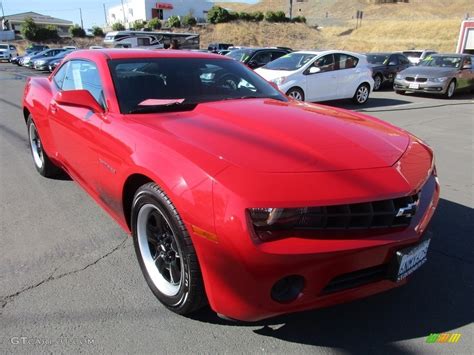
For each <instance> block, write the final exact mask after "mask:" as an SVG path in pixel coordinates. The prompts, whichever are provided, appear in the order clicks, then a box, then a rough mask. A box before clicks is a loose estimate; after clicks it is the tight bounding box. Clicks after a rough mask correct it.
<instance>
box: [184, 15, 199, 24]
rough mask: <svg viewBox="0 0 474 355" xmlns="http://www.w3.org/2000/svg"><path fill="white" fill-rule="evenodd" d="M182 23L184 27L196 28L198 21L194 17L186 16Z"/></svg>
mask: <svg viewBox="0 0 474 355" xmlns="http://www.w3.org/2000/svg"><path fill="white" fill-rule="evenodd" d="M181 23H182V24H183V25H184V26H196V24H197V20H196V18H195V17H194V16H191V15H186V16H184V17H183V20H182V21H181Z"/></svg>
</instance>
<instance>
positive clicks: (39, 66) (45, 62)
mask: <svg viewBox="0 0 474 355" xmlns="http://www.w3.org/2000/svg"><path fill="white" fill-rule="evenodd" d="M72 51H73V49H69V50H65V51H62V52H59V53H58V54H57V55H55V56H54V57H43V58H40V59H34V60H33V68H35V69H36V70H42V71H43V70H49V65H50V64H51V63H52V62H56V61H58V62H61V60H62V59H63V58H64V57H65V56H66V55H68V54H69V53H71V52H72Z"/></svg>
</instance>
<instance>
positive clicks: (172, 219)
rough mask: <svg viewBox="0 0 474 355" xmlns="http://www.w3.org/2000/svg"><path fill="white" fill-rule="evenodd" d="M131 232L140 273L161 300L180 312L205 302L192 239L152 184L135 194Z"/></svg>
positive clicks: (193, 308) (168, 202)
mask: <svg viewBox="0 0 474 355" xmlns="http://www.w3.org/2000/svg"><path fill="white" fill-rule="evenodd" d="M132 234H133V243H134V246H135V253H136V255H137V259H138V263H139V265H140V268H141V270H142V273H143V276H144V277H145V280H146V282H147V284H148V286H149V287H150V289H151V291H152V292H153V294H154V295H155V296H156V297H157V298H158V300H159V301H160V302H161V303H163V304H164V305H165V306H166V307H167V308H168V309H170V310H171V311H173V312H175V313H178V314H182V315H187V314H190V313H193V312H195V311H197V310H198V309H200V308H202V307H203V306H204V305H206V303H207V299H206V295H205V292H204V284H203V281H202V275H201V269H200V267H199V262H198V259H197V256H196V251H195V250H194V246H193V243H192V240H191V238H190V236H189V234H188V232H187V230H186V227H185V226H184V223H183V221H182V220H181V217H180V216H179V214H178V211H177V210H176V208H175V207H174V205H173V203H172V202H171V201H170V199H169V198H168V196H166V194H165V193H164V192H163V191H162V190H161V189H160V188H159V187H158V186H157V185H156V184H155V183H147V184H145V185H143V186H141V187H140V188H139V189H138V190H137V192H136V193H135V197H134V199H133V205H132Z"/></svg>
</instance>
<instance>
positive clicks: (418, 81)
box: [405, 76, 428, 83]
mask: <svg viewBox="0 0 474 355" xmlns="http://www.w3.org/2000/svg"><path fill="white" fill-rule="evenodd" d="M405 80H406V81H416V82H417V83H426V81H427V80H428V79H427V78H414V77H412V76H407V77H406V78H405Z"/></svg>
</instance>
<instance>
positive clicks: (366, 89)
mask: <svg viewBox="0 0 474 355" xmlns="http://www.w3.org/2000/svg"><path fill="white" fill-rule="evenodd" d="M369 94H370V86H369V84H366V83H363V84H360V85H359V87H358V88H357V90H356V92H355V94H354V97H353V98H352V100H353V101H354V102H355V103H356V104H358V105H362V104H365V103H366V102H367V100H368V99H369Z"/></svg>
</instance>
